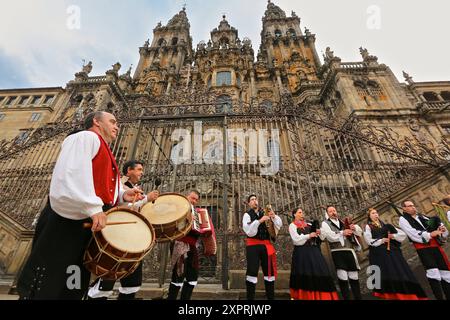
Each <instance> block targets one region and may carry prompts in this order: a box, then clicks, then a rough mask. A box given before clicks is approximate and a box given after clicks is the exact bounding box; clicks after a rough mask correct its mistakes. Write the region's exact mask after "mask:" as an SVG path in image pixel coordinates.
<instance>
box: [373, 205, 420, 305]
mask: <svg viewBox="0 0 450 320" xmlns="http://www.w3.org/2000/svg"><path fill="white" fill-rule="evenodd" d="M364 239H365V240H366V242H367V244H368V245H369V263H370V265H371V266H377V267H378V268H380V273H381V287H379V288H375V289H374V291H373V295H374V296H375V297H378V298H381V299H386V300H425V299H427V296H426V294H425V292H424V291H423V289H422V287H421V286H420V284H419V282H418V281H417V279H416V277H415V275H414V273H413V272H412V271H411V269H410V267H409V265H408V263H407V262H406V260H405V258H404V257H403V254H402V250H401V244H402V242H403V241H404V240H405V239H406V233H404V232H403V231H402V230H399V229H397V228H395V227H394V226H393V225H391V224H385V223H384V222H383V221H381V220H380V218H379V216H378V212H377V210H375V209H373V208H371V209H369V211H368V213H367V225H366V228H365V232H364Z"/></svg>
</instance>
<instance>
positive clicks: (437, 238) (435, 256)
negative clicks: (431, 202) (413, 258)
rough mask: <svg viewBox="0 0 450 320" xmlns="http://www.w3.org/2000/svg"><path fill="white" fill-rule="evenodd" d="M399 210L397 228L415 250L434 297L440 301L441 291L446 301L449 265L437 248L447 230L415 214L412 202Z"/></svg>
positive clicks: (434, 219) (449, 288)
mask: <svg viewBox="0 0 450 320" xmlns="http://www.w3.org/2000/svg"><path fill="white" fill-rule="evenodd" d="M402 209H403V216H402V217H400V220H399V224H400V228H401V229H402V230H403V231H404V232H405V233H406V235H407V236H408V238H409V239H410V240H411V242H412V243H413V245H414V247H415V248H416V250H417V254H418V255H419V258H420V261H421V262H422V264H423V266H424V268H425V270H426V275H427V279H428V282H429V284H430V286H431V289H432V291H433V294H434V296H435V297H436V299H438V300H443V299H444V296H443V294H442V290H443V291H444V294H445V296H446V298H447V300H450V262H449V260H448V258H447V255H446V254H445V252H444V250H443V249H442V245H441V239H442V238H444V239H445V238H447V237H448V230H447V229H446V228H445V227H444V225H443V224H442V223H441V220H440V219H439V218H438V217H432V218H429V217H426V216H424V215H421V214H418V213H417V209H416V206H415V205H414V202H412V201H404V202H403V204H402Z"/></svg>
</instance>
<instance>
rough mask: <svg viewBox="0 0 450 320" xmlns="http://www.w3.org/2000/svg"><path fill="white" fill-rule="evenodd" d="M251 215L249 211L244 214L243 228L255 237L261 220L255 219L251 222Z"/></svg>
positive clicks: (246, 232)
mask: <svg viewBox="0 0 450 320" xmlns="http://www.w3.org/2000/svg"><path fill="white" fill-rule="evenodd" d="M251 220H252V219H251V218H250V215H249V214H248V213H245V214H244V217H243V218H242V229H244V232H245V234H246V235H247V236H249V237H254V236H256V234H257V233H258V228H259V225H260V223H259V221H258V220H255V221H253V222H251Z"/></svg>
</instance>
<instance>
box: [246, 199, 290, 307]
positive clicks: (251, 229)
mask: <svg viewBox="0 0 450 320" xmlns="http://www.w3.org/2000/svg"><path fill="white" fill-rule="evenodd" d="M247 202H248V205H249V207H250V209H249V210H248V211H247V212H246V213H245V214H244V217H243V219H242V227H243V229H244V232H245V234H246V235H247V240H246V242H247V243H246V244H247V247H246V251H247V252H246V255H247V277H246V285H247V300H254V299H255V291H256V284H257V283H258V271H259V266H260V265H261V267H262V270H263V273H264V285H265V289H266V296H267V299H268V300H274V299H275V280H276V276H277V264H276V262H277V257H276V252H275V249H274V247H273V245H272V243H271V239H270V238H271V237H270V234H269V230H268V227H267V224H266V222H268V221H271V222H272V223H273V226H274V228H275V230H276V232H277V231H278V230H280V229H281V227H282V225H283V222H282V220H281V218H280V217H279V216H277V215H276V214H275V212H273V211H270V212H269V215H265V213H264V210H262V209H260V208H259V206H258V198H257V196H256V195H254V194H253V195H250V196H249V197H248V199H247Z"/></svg>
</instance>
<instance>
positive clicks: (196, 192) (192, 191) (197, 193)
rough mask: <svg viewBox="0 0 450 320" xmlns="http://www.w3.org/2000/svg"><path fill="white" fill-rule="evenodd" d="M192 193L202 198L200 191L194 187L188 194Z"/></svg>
mask: <svg viewBox="0 0 450 320" xmlns="http://www.w3.org/2000/svg"><path fill="white" fill-rule="evenodd" d="M191 193H195V194H196V195H197V196H198V197H199V198H200V192H198V191H197V190H195V189H193V190H191V191H189V193H188V194H191Z"/></svg>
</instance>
